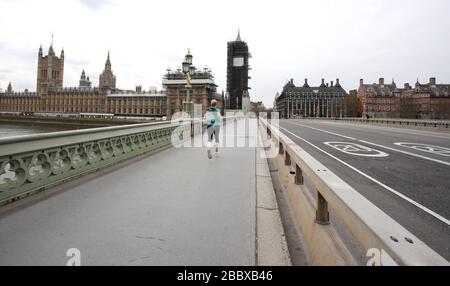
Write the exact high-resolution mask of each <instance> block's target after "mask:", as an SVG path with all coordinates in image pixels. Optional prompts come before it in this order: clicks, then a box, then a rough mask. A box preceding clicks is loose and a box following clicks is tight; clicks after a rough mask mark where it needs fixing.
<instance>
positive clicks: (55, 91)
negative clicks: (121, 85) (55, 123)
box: [0, 46, 166, 116]
mask: <svg viewBox="0 0 450 286" xmlns="http://www.w3.org/2000/svg"><path fill="white" fill-rule="evenodd" d="M38 56H39V57H38V71H37V83H36V87H37V92H28V91H27V90H25V92H14V91H13V89H12V87H11V85H9V88H8V90H7V91H6V92H4V93H0V111H3V112H5V111H6V112H20V113H111V114H116V115H127V116H164V115H165V113H166V95H165V94H164V93H163V92H158V91H155V90H153V91H149V92H142V89H140V88H139V90H136V91H123V90H119V89H117V88H116V77H115V75H114V74H113V72H112V69H111V61H110V56H109V52H108V57H107V60H106V63H105V69H104V71H103V72H102V74H101V75H100V77H99V83H100V86H99V87H98V88H91V83H90V81H89V78H86V76H85V73H84V71H83V73H82V75H81V78H80V86H79V87H76V88H64V87H63V79H64V51H61V55H60V57H59V58H58V57H57V56H56V55H55V53H54V51H53V47H52V46H50V49H49V51H48V55H47V56H43V51H42V47H41V48H40V49H39V55H38Z"/></svg>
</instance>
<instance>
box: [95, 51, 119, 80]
mask: <svg viewBox="0 0 450 286" xmlns="http://www.w3.org/2000/svg"><path fill="white" fill-rule="evenodd" d="M99 87H100V88H107V89H115V88H116V76H115V75H114V74H113V72H112V70H111V60H110V59H109V51H108V57H107V59H106V63H105V69H104V70H103V72H102V74H101V75H100V77H99Z"/></svg>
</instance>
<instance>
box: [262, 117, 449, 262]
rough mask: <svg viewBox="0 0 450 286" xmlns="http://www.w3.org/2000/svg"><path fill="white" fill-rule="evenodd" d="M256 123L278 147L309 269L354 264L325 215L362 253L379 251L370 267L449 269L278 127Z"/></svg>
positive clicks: (281, 168) (277, 158)
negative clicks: (438, 266)
mask: <svg viewBox="0 0 450 286" xmlns="http://www.w3.org/2000/svg"><path fill="white" fill-rule="evenodd" d="M260 122H261V124H262V125H263V127H264V128H266V130H267V134H269V135H270V139H269V140H268V141H269V142H271V146H278V147H279V155H278V156H277V157H276V158H274V160H275V161H276V162H277V165H278V169H279V173H280V176H281V180H282V182H283V184H284V188H285V189H286V191H287V192H288V196H289V200H290V202H289V203H290V206H291V208H292V209H293V211H294V213H295V216H296V220H297V224H298V226H299V229H300V231H301V232H302V235H303V237H304V238H305V244H306V246H307V248H308V252H309V256H310V257H311V263H312V264H313V265H354V264H357V261H355V259H354V257H352V255H351V252H350V251H349V249H348V247H347V242H346V241H345V240H344V238H343V237H342V236H340V235H339V234H338V232H337V231H336V229H335V228H334V226H333V224H332V223H331V222H332V220H331V219H330V213H332V214H333V215H335V216H336V217H337V219H339V221H340V222H341V223H342V224H343V225H344V226H345V227H346V229H347V230H348V231H349V232H350V233H351V235H352V237H353V238H354V239H356V240H357V242H358V243H359V244H360V245H361V246H362V247H363V248H364V249H365V250H366V251H369V250H378V251H379V253H380V255H381V256H380V261H378V262H377V261H375V264H383V265H447V266H448V265H450V264H449V262H448V261H446V260H445V259H444V258H443V257H441V256H440V255H439V254H437V253H436V252H435V251H434V250H432V249H431V248H430V247H428V246H427V245H426V244H425V243H424V242H422V241H421V240H420V239H418V238H417V237H416V236H414V235H413V234H412V233H411V232H409V231H408V230H406V229H405V228H404V227H402V226H401V225H400V224H398V223H397V222H396V221H394V220H393V219H392V218H391V217H389V216H388V215H387V214H385V213H384V212H383V211H382V210H381V209H379V208H378V207H376V206H375V205H374V204H373V203H371V202H370V201H369V200H367V199H366V198H364V197H363V196H362V195H361V194H360V193H359V192H357V191H356V190H355V189H353V188H352V187H351V186H350V185H348V184H347V183H346V182H344V181H343V180H342V179H340V178H339V177H338V176H336V175H335V174H334V173H333V172H332V171H330V170H329V169H328V168H327V167H326V166H324V165H322V164H321V163H320V162H318V161H317V160H316V159H315V158H313V157H312V156H311V155H309V154H308V153H307V152H305V151H304V150H303V149H301V148H300V147H299V146H298V145H297V144H295V143H294V142H293V141H292V140H291V139H290V138H288V137H287V136H286V135H284V134H282V133H280V132H279V129H278V126H273V125H272V124H270V123H269V122H268V121H267V120H265V119H263V118H260ZM267 143H268V142H267ZM305 182H308V185H307V184H306V183H305ZM311 188H312V190H311ZM331 210H332V212H331ZM369 258H370V257H368V258H367V259H368V260H369Z"/></svg>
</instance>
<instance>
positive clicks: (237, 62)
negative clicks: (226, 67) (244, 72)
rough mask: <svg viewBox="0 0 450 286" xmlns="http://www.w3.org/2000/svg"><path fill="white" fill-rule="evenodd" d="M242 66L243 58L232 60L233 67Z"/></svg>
mask: <svg viewBox="0 0 450 286" xmlns="http://www.w3.org/2000/svg"><path fill="white" fill-rule="evenodd" d="M242 66H244V58H243V57H235V58H233V67H242Z"/></svg>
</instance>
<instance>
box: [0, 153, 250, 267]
mask: <svg viewBox="0 0 450 286" xmlns="http://www.w3.org/2000/svg"><path fill="white" fill-rule="evenodd" d="M255 172H256V171H255V148H249V147H246V148H222V149H221V152H220V156H219V157H214V158H213V159H212V160H209V159H208V158H207V156H206V149H205V148H179V149H175V148H172V149H168V150H165V151H162V152H159V153H156V154H154V155H152V156H147V157H144V158H142V159H140V160H139V161H135V162H132V163H129V164H127V165H125V166H122V167H121V168H115V169H111V170H104V171H101V172H99V173H95V174H93V175H91V176H90V177H89V178H88V177H83V178H82V179H79V180H77V181H74V182H71V183H69V184H68V185H63V186H61V187H59V189H58V188H56V189H54V190H52V191H49V192H48V193H45V192H44V193H41V194H37V195H35V196H33V197H30V198H28V199H25V200H24V201H22V202H20V201H19V202H18V204H17V205H15V206H9V207H8V208H5V209H3V210H2V211H0V265H66V263H67V261H68V260H69V257H67V256H66V253H67V250H68V249H71V248H78V249H79V250H80V253H81V265H255V235H256V234H255V229H256V211H255V210H256V205H255V204H256V185H255V184H256V181H255ZM50 193H51V195H49V194H50ZM27 200H28V201H27Z"/></svg>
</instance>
